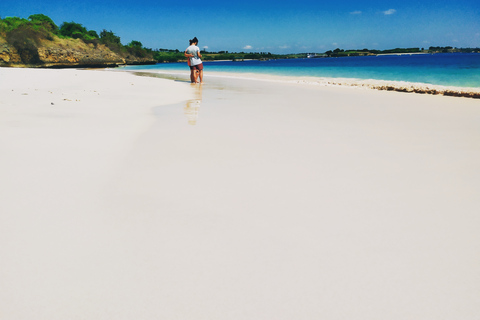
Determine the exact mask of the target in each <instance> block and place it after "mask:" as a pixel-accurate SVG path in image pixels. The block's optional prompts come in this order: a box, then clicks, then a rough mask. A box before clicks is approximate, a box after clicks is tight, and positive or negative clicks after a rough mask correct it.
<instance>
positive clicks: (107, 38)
mask: <svg viewBox="0 0 480 320" xmlns="http://www.w3.org/2000/svg"><path fill="white" fill-rule="evenodd" d="M100 42H101V43H103V44H105V45H108V44H117V45H119V44H120V37H118V36H116V35H115V33H113V32H112V30H110V31H107V30H105V29H103V30H102V32H100Z"/></svg>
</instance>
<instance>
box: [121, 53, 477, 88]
mask: <svg viewBox="0 0 480 320" xmlns="http://www.w3.org/2000/svg"><path fill="white" fill-rule="evenodd" d="M204 66H205V73H206V75H207V74H208V71H219V72H233V73H258V74H268V75H280V76H299V77H301V76H309V77H327V78H356V79H375V80H390V81H407V82H421V83H428V84H435V85H444V86H456V87H474V88H480V54H477V53H445V54H420V55H401V56H397V55H392V56H368V57H344V58H317V59H285V60H283V59H282V60H269V61H242V62H232V61H224V62H204ZM125 69H128V70H139V69H143V70H145V69H150V70H164V71H173V70H183V71H188V66H187V64H186V63H185V62H183V63H164V64H157V65H152V66H128V67H125Z"/></svg>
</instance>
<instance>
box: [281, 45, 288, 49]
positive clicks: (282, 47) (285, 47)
mask: <svg viewBox="0 0 480 320" xmlns="http://www.w3.org/2000/svg"><path fill="white" fill-rule="evenodd" d="M279 48H280V49H288V48H290V46H287V45H285V46H280V47H279Z"/></svg>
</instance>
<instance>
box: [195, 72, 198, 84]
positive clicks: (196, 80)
mask: <svg viewBox="0 0 480 320" xmlns="http://www.w3.org/2000/svg"><path fill="white" fill-rule="evenodd" d="M195 83H198V70H195Z"/></svg>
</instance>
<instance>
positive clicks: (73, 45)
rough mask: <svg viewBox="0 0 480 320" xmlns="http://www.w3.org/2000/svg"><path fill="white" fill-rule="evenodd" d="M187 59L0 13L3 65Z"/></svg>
mask: <svg viewBox="0 0 480 320" xmlns="http://www.w3.org/2000/svg"><path fill="white" fill-rule="evenodd" d="M452 52H465V53H480V48H454V47H448V46H447V47H429V48H428V49H425V48H396V49H389V50H373V49H354V50H344V49H340V48H337V49H335V50H329V51H326V52H322V53H296V54H272V53H270V52H250V53H248V52H228V51H219V52H209V51H203V52H202V56H203V60H205V61H218V60H231V61H243V60H270V59H297V58H332V57H335V58H338V57H353V56H371V55H384V54H422V53H423V54H427V53H430V54H433V53H452ZM180 61H185V57H184V55H183V52H180V51H179V50H178V49H175V50H172V49H150V48H145V47H144V46H143V44H142V43H141V42H140V41H136V40H132V41H131V42H129V43H128V44H127V45H123V44H122V43H121V42H120V37H119V36H117V35H116V34H115V33H114V32H113V31H111V30H110V31H107V30H106V29H103V30H102V31H101V32H100V33H99V34H98V33H97V32H96V31H94V30H88V29H87V28H85V27H84V26H83V25H82V24H80V23H76V22H63V23H62V24H61V25H60V27H59V26H57V25H56V24H55V22H53V20H52V19H51V18H50V17H48V16H46V15H44V14H33V15H31V16H29V17H28V19H24V18H18V17H6V18H3V19H2V18H0V66H3V67H47V68H66V67H113V66H118V65H132V64H155V63H163V62H180Z"/></svg>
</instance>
